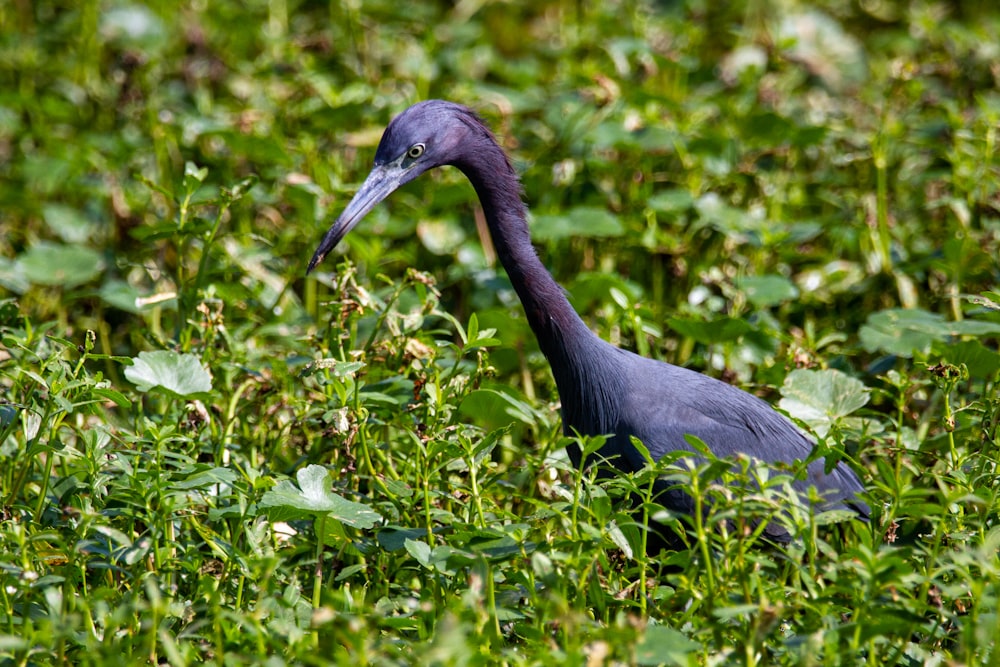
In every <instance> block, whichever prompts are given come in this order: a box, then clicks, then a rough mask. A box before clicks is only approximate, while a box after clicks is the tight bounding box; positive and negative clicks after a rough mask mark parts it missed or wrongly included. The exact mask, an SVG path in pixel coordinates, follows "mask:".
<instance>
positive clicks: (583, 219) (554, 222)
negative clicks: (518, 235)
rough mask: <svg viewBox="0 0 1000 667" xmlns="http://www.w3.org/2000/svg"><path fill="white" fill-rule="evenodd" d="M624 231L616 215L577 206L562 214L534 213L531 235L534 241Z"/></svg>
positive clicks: (604, 210)
mask: <svg viewBox="0 0 1000 667" xmlns="http://www.w3.org/2000/svg"><path fill="white" fill-rule="evenodd" d="M624 233H625V228H624V227H623V226H622V223H621V221H620V220H618V217H617V216H615V215H614V214H613V213H611V212H610V211H608V210H606V209H603V208H595V207H589V206H577V207H576V208H572V209H570V210H569V211H568V212H567V213H565V214H563V215H536V216H534V218H533V219H532V221H531V235H532V237H533V238H534V239H535V240H536V241H554V240H557V239H564V238H571V237H587V238H607V237H614V236H621V235H622V234H624Z"/></svg>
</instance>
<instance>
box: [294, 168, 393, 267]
mask: <svg viewBox="0 0 1000 667" xmlns="http://www.w3.org/2000/svg"><path fill="white" fill-rule="evenodd" d="M405 175H406V172H405V170H404V169H402V168H401V167H400V165H399V163H398V162H396V163H391V164H385V165H380V166H376V167H375V168H374V169H372V170H371V173H370V174H368V178H366V179H365V182H364V183H362V184H361V189H359V190H358V192H357V194H355V195H354V199H352V200H351V202H350V203H349V204H348V205H347V208H345V209H344V212H343V213H341V214H340V217H339V218H337V221H336V222H335V223H333V225H332V226H331V227H330V229H329V230H327V232H326V235H324V236H323V240H322V241H321V242H320V244H319V247H318V248H316V252H315V253H314V254H313V256H312V259H311V260H309V268H308V269H306V273H309V272H310V271H312V270H313V269H314V268H316V265H317V264H319V263H320V262H322V261H323V258H324V257H326V256H327V254H328V253H329V252H330V251H331V250H333V249H334V248H335V247H336V246H337V244H338V243H340V241H341V239H343V238H344V237H345V236H347V233H348V232H349V231H351V230H352V229H354V226H355V225H356V224H358V223H359V222H361V219H362V218H364V217H365V216H366V215H368V212H369V211H371V210H372V209H373V208H375V207H376V206H377V205H378V203H379V202H380V201H382V200H383V199H385V198H386V197H388V196H389V195H391V194H392V193H393V192H394V191H395V190H396V188H398V187H399V186H400V185H402V184H403V182H404V181H403V179H404V176H405Z"/></svg>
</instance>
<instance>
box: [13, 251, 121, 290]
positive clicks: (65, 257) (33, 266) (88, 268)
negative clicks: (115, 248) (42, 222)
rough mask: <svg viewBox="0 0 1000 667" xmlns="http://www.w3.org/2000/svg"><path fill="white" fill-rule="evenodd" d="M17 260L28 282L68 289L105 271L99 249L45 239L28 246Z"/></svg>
mask: <svg viewBox="0 0 1000 667" xmlns="http://www.w3.org/2000/svg"><path fill="white" fill-rule="evenodd" d="M18 263H19V264H20V267H21V270H22V271H23V272H24V277H25V278H26V279H27V280H28V282H31V283H34V284H35V285H59V286H61V287H64V288H67V289H68V288H72V287H76V286H77V285H82V284H84V283H86V282H89V281H91V280H93V279H94V278H95V277H97V275H98V274H100V273H101V271H103V270H104V260H103V259H102V258H101V255H100V253H98V252H97V251H96V250H92V249H90V248H88V247H86V246H78V245H57V244H55V243H47V242H44V241H43V242H40V243H36V244H35V245H33V246H32V247H31V248H29V249H28V250H27V251H26V252H25V253H24V254H22V255H21V257H20V259H19V260H18Z"/></svg>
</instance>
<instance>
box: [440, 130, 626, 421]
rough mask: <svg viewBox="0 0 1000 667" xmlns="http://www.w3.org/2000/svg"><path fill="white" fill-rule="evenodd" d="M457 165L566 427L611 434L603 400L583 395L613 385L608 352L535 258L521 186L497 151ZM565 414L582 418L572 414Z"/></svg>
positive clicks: (486, 151) (610, 418)
mask: <svg viewBox="0 0 1000 667" xmlns="http://www.w3.org/2000/svg"><path fill="white" fill-rule="evenodd" d="M456 166H458V167H459V169H461V170H462V171H463V172H464V173H465V174H466V176H468V178H469V180H470V181H471V182H472V185H473V187H475V189H476V193H477V194H478V195H479V199H480V201H481V202H482V206H483V213H484V214H485V217H486V222H487V224H488V226H489V229H490V235H491V236H492V237H493V245H494V246H495V248H496V251H497V257H498V258H499V259H500V263H501V264H503V267H504V269H505V270H506V271H507V275H508V276H509V277H510V282H511V284H512V285H513V287H514V291H515V292H517V295H518V297H519V298H520V300H521V304H522V306H523V307H524V312H525V315H526V316H527V318H528V324H529V325H530V326H531V329H532V331H533V332H534V333H535V337H536V338H537V339H538V345H539V347H540V348H541V350H542V353H543V354H544V355H545V357H546V358H547V359H548V361H549V365H550V366H551V367H552V374H553V376H554V377H555V380H556V386H557V387H558V389H559V395H560V397H561V398H562V403H563V410H564V414H563V420H564V422H565V425H566V426H567V427H568V430H569V429H575V430H578V431H580V432H582V433H584V434H586V435H597V434H602V433H608V432H610V429H611V427H612V426H613V424H612V423H611V422H613V420H614V418H615V417H614V415H611V414H604V412H605V409H606V408H607V405H606V404H607V403H608V401H607V400H606V397H597V396H590V395H589V394H588V391H589V390H590V389H594V388H597V387H600V389H599V390H598V391H601V392H602V393H603V392H604V390H606V389H608V388H609V387H612V385H614V381H613V376H615V375H616V372H615V371H614V369H610V372H609V369H605V368H603V367H602V364H603V363H604V362H606V361H607V360H608V359H609V358H610V351H609V350H610V349H613V348H612V346H611V345H609V344H608V343H606V342H605V341H603V340H601V339H600V338H599V337H598V336H597V335H596V334H595V333H594V332H592V331H591V330H590V329H589V328H588V327H587V325H586V324H585V323H584V321H583V320H582V319H581V318H580V316H579V315H578V314H577V312H576V310H575V309H574V308H573V306H572V305H571V304H570V302H569V299H568V298H567V297H566V293H565V291H563V288H562V287H561V286H560V285H559V284H558V283H557V282H556V281H555V279H554V278H553V277H552V274H550V273H549V271H548V269H546V268H545V266H544V265H543V264H542V262H541V260H540V259H539V258H538V254H537V253H536V252H535V248H534V246H532V245H531V235H530V233H529V230H528V223H527V210H526V208H525V205H524V202H523V201H522V200H521V183H520V180H519V179H518V177H517V174H516V172H515V171H514V169H513V167H512V166H511V164H510V161H509V160H508V159H507V156H506V155H505V154H504V153H503V151H502V150H501V149H500V148H499V146H496V145H493V146H486V147H484V148H483V150H481V151H480V152H479V153H478V155H477V160H476V163H475V164H474V165H471V166H470V165H462V164H458V165H456ZM616 352H617V351H616ZM609 376H612V377H609ZM602 383H603V384H602ZM612 389H613V387H612ZM569 410H572V411H575V412H581V413H582V414H579V415H576V414H571V413H569V412H568V411H569ZM596 413H601V414H596Z"/></svg>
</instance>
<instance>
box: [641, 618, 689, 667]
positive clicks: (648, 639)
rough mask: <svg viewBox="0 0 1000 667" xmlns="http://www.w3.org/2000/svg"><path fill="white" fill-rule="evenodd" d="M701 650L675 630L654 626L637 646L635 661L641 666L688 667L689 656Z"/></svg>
mask: <svg viewBox="0 0 1000 667" xmlns="http://www.w3.org/2000/svg"><path fill="white" fill-rule="evenodd" d="M700 648H701V645H700V644H698V643H697V642H695V641H692V640H690V639H688V638H687V637H685V636H684V635H683V634H681V633H680V632H678V631H677V630H674V629H673V628H668V627H666V626H664V625H653V626H650V627H648V628H647V629H646V634H645V636H644V637H643V638H642V639H641V640H639V643H638V644H637V645H636V647H635V661H636V664H639V665H687V664H688V662H689V661H688V655H689V654H691V653H693V652H695V651H697V650H699V649H700Z"/></svg>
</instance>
